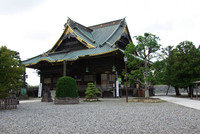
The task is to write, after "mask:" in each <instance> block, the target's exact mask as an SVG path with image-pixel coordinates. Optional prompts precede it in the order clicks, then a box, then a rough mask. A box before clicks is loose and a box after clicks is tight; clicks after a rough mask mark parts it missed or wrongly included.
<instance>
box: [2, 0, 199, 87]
mask: <svg viewBox="0 0 200 134" xmlns="http://www.w3.org/2000/svg"><path fill="white" fill-rule="evenodd" d="M199 7H200V1H199V0H0V46H7V48H9V49H12V50H15V51H18V52H19V53H20V57H21V59H22V60H26V59H28V58H31V57H34V56H37V55H39V54H41V53H44V52H46V51H47V50H49V49H50V48H52V47H53V45H54V44H55V43H56V41H57V40H58V39H59V37H60V36H61V34H62V32H63V29H64V24H65V23H66V22H67V19H68V17H69V18H71V19H72V20H74V21H76V22H78V23H80V24H82V25H84V26H92V25H96V24H100V23H104V22H109V21H113V20H118V19H122V18H124V17H126V22H127V24H128V28H129V32H130V35H131V37H133V36H136V35H143V34H144V33H146V32H149V33H152V34H155V35H157V36H159V37H160V41H159V43H160V44H161V45H162V47H166V46H169V45H173V46H176V45H178V44H179V43H180V42H182V41H185V40H188V41H192V42H193V43H194V44H195V45H196V46H198V45H199V44H200V37H199V35H200V34H199V32H200V8H199ZM26 72H27V74H28V79H27V82H28V84H29V85H38V84H39V80H40V79H39V77H38V75H37V73H36V71H35V70H33V69H26Z"/></svg>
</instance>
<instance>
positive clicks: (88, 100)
mask: <svg viewBox="0 0 200 134" xmlns="http://www.w3.org/2000/svg"><path fill="white" fill-rule="evenodd" d="M84 101H86V102H96V101H98V98H94V99H84Z"/></svg>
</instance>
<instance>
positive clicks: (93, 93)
mask: <svg viewBox="0 0 200 134" xmlns="http://www.w3.org/2000/svg"><path fill="white" fill-rule="evenodd" d="M98 94H100V91H99V90H98V89H97V88H96V87H95V85H94V84H93V83H88V88H87V89H86V92H85V95H86V96H85V97H86V99H96V98H97V95H98Z"/></svg>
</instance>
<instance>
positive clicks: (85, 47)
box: [23, 18, 132, 97]
mask: <svg viewBox="0 0 200 134" xmlns="http://www.w3.org/2000/svg"><path fill="white" fill-rule="evenodd" d="M64 27H65V28H64V31H63V33H62V35H61V36H60V38H59V39H58V41H57V42H56V43H55V45H54V46H53V47H52V48H50V49H49V50H48V51H46V52H45V53H42V54H40V55H38V56H35V57H33V58H30V59H27V60H25V61H23V64H24V65H25V66H26V67H27V68H33V69H37V70H38V71H39V74H40V82H41V83H42V84H43V85H48V88H50V89H51V90H55V89H56V82H57V80H58V78H59V77H62V76H71V77H73V78H75V79H76V81H77V85H78V88H79V95H80V96H83V95H84V91H85V90H86V88H87V83H89V82H93V83H94V84H95V85H96V87H97V88H98V89H99V90H100V91H101V96H105V97H106V96H108V95H113V96H115V95H116V93H115V91H116V90H115V88H116V80H117V78H120V79H122V80H123V76H122V71H123V70H124V68H125V63H124V54H123V51H124V49H125V47H126V45H127V44H129V43H131V42H132V41H131V37H130V34H129V31H128V27H127V23H126V21H125V19H120V20H116V21H111V22H107V23H103V24H99V25H94V26H89V27H86V26H83V25H81V24H79V23H77V22H75V21H73V20H71V19H70V18H68V20H67V23H65V25H64ZM121 84H122V85H121V87H122V88H121V89H123V83H121ZM120 93H121V95H122V92H120Z"/></svg>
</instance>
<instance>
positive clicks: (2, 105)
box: [0, 97, 17, 109]
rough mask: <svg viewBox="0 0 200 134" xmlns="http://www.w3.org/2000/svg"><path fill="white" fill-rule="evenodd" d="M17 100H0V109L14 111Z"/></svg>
mask: <svg viewBox="0 0 200 134" xmlns="http://www.w3.org/2000/svg"><path fill="white" fill-rule="evenodd" d="M16 108H17V99H16V98H11V97H9V98H5V99H0V109H16Z"/></svg>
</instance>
